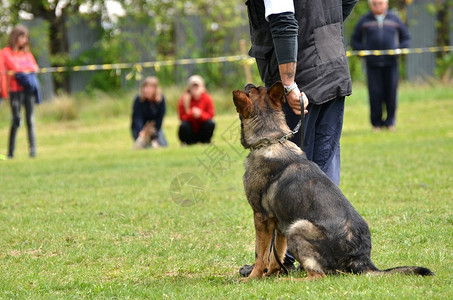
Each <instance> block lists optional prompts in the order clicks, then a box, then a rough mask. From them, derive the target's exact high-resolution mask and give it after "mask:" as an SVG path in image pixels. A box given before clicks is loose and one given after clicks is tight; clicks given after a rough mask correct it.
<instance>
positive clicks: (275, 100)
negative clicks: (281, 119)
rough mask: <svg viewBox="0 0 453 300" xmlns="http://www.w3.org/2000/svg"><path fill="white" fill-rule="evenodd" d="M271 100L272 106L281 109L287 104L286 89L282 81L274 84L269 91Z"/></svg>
mask: <svg viewBox="0 0 453 300" xmlns="http://www.w3.org/2000/svg"><path fill="white" fill-rule="evenodd" d="M269 99H270V101H271V103H272V104H274V105H275V106H276V107H277V108H279V109H281V107H282V104H283V103H284V102H285V88H284V86H283V83H282V82H281V81H277V82H276V83H274V84H273V85H272V86H271V88H270V89H269Z"/></svg>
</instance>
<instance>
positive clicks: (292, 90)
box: [239, 0, 358, 276]
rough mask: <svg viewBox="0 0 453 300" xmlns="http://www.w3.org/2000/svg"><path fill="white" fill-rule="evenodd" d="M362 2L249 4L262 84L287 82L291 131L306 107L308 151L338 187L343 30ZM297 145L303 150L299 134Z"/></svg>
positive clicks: (345, 83) (345, 68) (263, 0)
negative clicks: (302, 105) (357, 3)
mask: <svg viewBox="0 0 453 300" xmlns="http://www.w3.org/2000/svg"><path fill="white" fill-rule="evenodd" d="M357 1H358V0H322V1H320V0H317V1H313V0H248V1H247V2H246V4H247V6H248V16H249V24H250V35H251V42H252V47H251V49H250V51H249V54H250V56H252V57H254V58H255V59H256V63H257V66H258V70H259V73H260V76H261V80H262V81H263V82H264V83H265V85H266V87H270V86H271V85H272V84H273V83H274V82H276V81H278V80H281V81H282V82H283V85H284V86H285V91H286V98H287V101H286V102H285V104H284V105H283V111H284V112H285V116H286V121H287V123H288V126H289V127H290V128H294V127H295V126H296V124H297V123H298V121H299V119H300V117H299V116H298V115H300V114H301V111H302V110H303V109H305V108H306V109H307V111H308V112H307V113H306V116H305V126H304V145H303V148H304V152H305V154H306V156H307V158H308V159H309V160H311V161H313V162H315V163H316V164H317V165H318V166H319V167H320V168H321V170H322V171H324V173H326V174H327V176H328V177H329V178H330V179H331V180H332V181H333V182H334V183H335V184H337V185H339V183H340V136H341V132H342V128H343V113H344V102H345V96H348V95H350V94H351V86H352V83H351V77H350V73H349V64H348V59H347V57H346V50H345V46H344V44H343V32H342V29H343V22H344V20H345V19H346V18H347V17H348V16H349V14H350V13H351V11H352V9H353V8H354V5H355V4H356V2H357ZM300 90H302V92H303V93H302V94H301V92H300ZM304 94H305V95H306V97H304ZM301 96H302V98H303V99H304V101H303V102H304V107H303V108H302V107H301V103H300V100H299V99H300V97H301ZM307 98H308V100H307ZM307 105H308V106H307ZM302 113H303V112H302ZM292 141H293V142H295V143H296V144H297V145H299V146H300V141H301V135H300V133H298V134H296V135H295V136H294V137H293V138H292ZM293 262H294V258H293V257H292V256H291V255H290V254H289V253H287V256H286V257H285V261H284V264H285V265H287V266H289V267H290V268H291V266H293ZM251 270H252V268H251V266H244V267H242V268H241V270H240V271H239V272H240V274H241V275H242V276H248V274H250V272H251Z"/></svg>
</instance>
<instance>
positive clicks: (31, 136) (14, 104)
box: [8, 92, 36, 158]
mask: <svg viewBox="0 0 453 300" xmlns="http://www.w3.org/2000/svg"><path fill="white" fill-rule="evenodd" d="M9 99H10V103H11V114H12V120H11V130H10V132H9V145H8V157H10V158H12V157H13V156H14V149H15V145H16V134H17V129H19V127H20V124H21V119H20V110H21V107H22V105H24V107H25V121H26V123H27V131H28V144H29V146H30V156H32V157H34V156H35V155H36V138H35V121H34V116H33V110H34V109H33V108H34V102H35V96H33V95H31V94H28V93H25V92H10V93H9Z"/></svg>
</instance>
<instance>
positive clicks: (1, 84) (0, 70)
mask: <svg viewBox="0 0 453 300" xmlns="http://www.w3.org/2000/svg"><path fill="white" fill-rule="evenodd" d="M2 98H8V90H7V88H6V71H5V64H4V63H3V55H2V51H1V50H0V104H1V103H2Z"/></svg>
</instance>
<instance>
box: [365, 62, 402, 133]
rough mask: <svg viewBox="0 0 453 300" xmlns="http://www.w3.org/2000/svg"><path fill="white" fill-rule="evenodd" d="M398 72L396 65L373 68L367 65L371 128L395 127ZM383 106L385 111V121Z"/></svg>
mask: <svg viewBox="0 0 453 300" xmlns="http://www.w3.org/2000/svg"><path fill="white" fill-rule="evenodd" d="M398 72H399V71H398V65H394V66H386V67H374V66H370V65H368V64H367V79H368V93H369V100H370V120H371V125H373V127H382V126H386V127H388V126H394V125H395V114H396V106H397V101H396V99H397V96H396V95H397V94H396V93H397V89H398V78H399V74H398ZM383 106H385V110H386V118H385V119H384V118H383Z"/></svg>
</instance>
